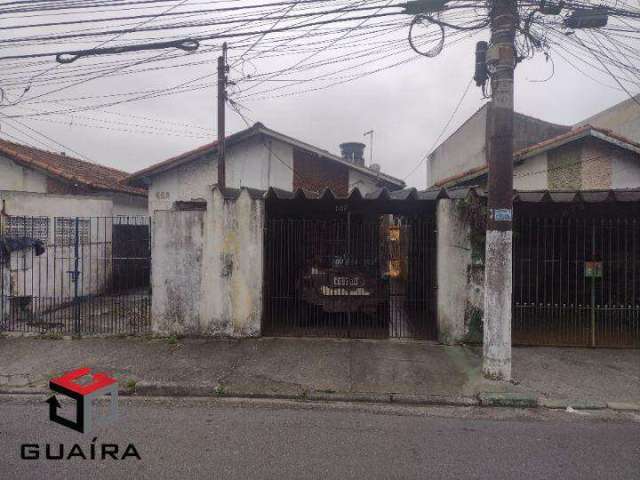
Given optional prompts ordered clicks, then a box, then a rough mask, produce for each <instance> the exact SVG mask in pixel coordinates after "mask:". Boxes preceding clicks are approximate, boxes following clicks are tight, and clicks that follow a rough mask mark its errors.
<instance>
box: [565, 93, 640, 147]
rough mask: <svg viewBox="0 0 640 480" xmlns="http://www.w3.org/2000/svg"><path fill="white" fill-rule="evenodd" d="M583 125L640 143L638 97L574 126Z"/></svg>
mask: <svg viewBox="0 0 640 480" xmlns="http://www.w3.org/2000/svg"><path fill="white" fill-rule="evenodd" d="M584 125H592V126H594V127H596V128H603V129H606V130H611V131H612V132H613V133H615V134H617V135H621V136H623V137H625V138H628V139H629V140H631V141H632V142H636V143H640V95H636V96H635V97H634V98H629V99H627V100H625V101H623V102H620V103H618V104H616V105H614V106H613V107H611V108H607V109H606V110H603V111H602V112H600V113H597V114H595V115H594V116H592V117H589V118H587V119H586V120H583V121H582V122H579V123H577V124H576V125H575V126H576V127H582V126H584Z"/></svg>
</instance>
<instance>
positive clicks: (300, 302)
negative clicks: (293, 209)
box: [263, 214, 437, 339]
mask: <svg viewBox="0 0 640 480" xmlns="http://www.w3.org/2000/svg"><path fill="white" fill-rule="evenodd" d="M265 242H266V244H265V290H264V293H265V312H264V325H263V327H264V332H265V334H267V335H288V336H303V335H304V336H334V337H350V338H386V337H413V338H427V339H435V338H436V336H437V331H436V312H435V222H434V218H433V216H428V217H417V216H415V217H406V216H402V217H400V216H393V215H378V216H375V215H374V216H371V215H355V214H345V215H342V216H333V217H329V218H275V219H269V220H267V225H266V235H265Z"/></svg>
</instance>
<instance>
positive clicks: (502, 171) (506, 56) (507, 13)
mask: <svg viewBox="0 0 640 480" xmlns="http://www.w3.org/2000/svg"><path fill="white" fill-rule="evenodd" d="M489 9H490V11H489V15H490V18H491V42H490V45H489V49H488V51H487V60H486V61H487V71H488V72H489V74H490V76H491V92H492V98H491V102H490V104H489V115H488V116H487V118H488V121H487V163H488V166H489V199H488V208H489V218H488V221H487V236H486V256H485V283H484V288H485V290H484V292H485V296H484V345H483V363H482V372H483V374H484V376H485V377H487V378H492V379H496V380H510V379H511V290H512V276H511V271H512V255H513V252H512V235H513V231H512V229H513V74H514V69H515V64H516V51H515V46H514V39H515V33H516V22H517V18H518V17H517V1H516V0H489Z"/></svg>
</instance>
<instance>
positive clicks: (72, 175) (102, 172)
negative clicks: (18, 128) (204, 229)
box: [0, 140, 147, 196]
mask: <svg viewBox="0 0 640 480" xmlns="http://www.w3.org/2000/svg"><path fill="white" fill-rule="evenodd" d="M0 155H3V156H5V157H7V158H10V159H11V160H13V161H14V162H16V163H18V164H20V165H23V166H25V167H28V168H33V169H35V170H40V171H42V172H44V173H45V174H48V175H50V176H53V177H56V178H59V179H62V180H64V181H67V182H73V183H77V184H81V185H84V186H87V187H90V188H92V189H95V190H102V191H109V192H120V193H130V194H133V195H142V196H146V195H147V192H146V190H145V189H143V188H137V187H132V186H130V185H126V184H125V183H124V180H125V179H126V178H127V177H128V176H129V174H128V173H127V172H123V171H122V170H116V169H115V168H110V167H105V166H104V165H98V164H96V163H89V162H85V161H83V160H78V159H77V158H73V157H70V156H68V155H64V154H60V153H53V152H48V151H46V150H40V149H38V148H33V147H28V146H26V145H21V144H19V143H13V142H9V141H7V140H0Z"/></svg>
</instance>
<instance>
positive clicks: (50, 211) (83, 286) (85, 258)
mask: <svg viewBox="0 0 640 480" xmlns="http://www.w3.org/2000/svg"><path fill="white" fill-rule="evenodd" d="M0 203H2V205H3V206H4V212H5V214H6V215H8V216H26V217H48V239H47V241H46V250H45V253H44V254H43V255H41V256H35V255H34V254H33V252H32V251H31V250H28V251H21V252H14V253H13V254H12V255H11V259H10V263H9V270H10V272H11V282H10V283H9V284H7V285H8V290H9V291H10V294H11V295H15V296H34V297H40V298H43V299H48V300H46V301H48V302H50V303H55V302H60V301H64V299H66V298H69V297H71V296H73V291H74V284H73V282H72V281H71V277H70V276H69V274H68V273H67V272H69V271H72V270H73V269H74V258H75V255H74V251H73V250H74V249H73V247H72V246H60V245H55V246H54V243H55V217H67V218H68V217H111V216H112V215H113V202H112V201H111V199H110V198H108V197H103V198H98V197H85V196H81V195H79V196H72V195H53V194H43V193H29V192H14V191H9V192H7V191H0ZM88 229H89V233H90V240H91V243H90V244H85V243H82V244H81V245H80V248H81V249H82V253H81V261H80V263H79V271H80V277H79V285H80V286H79V289H80V294H81V295H87V294H93V293H99V292H101V291H103V290H104V287H105V285H107V284H108V282H109V279H110V275H111V271H110V269H111V264H110V262H109V263H108V264H107V265H105V264H104V259H105V258H108V257H109V256H110V255H111V222H110V221H105V220H104V219H102V220H98V219H97V218H91V220H90V226H89V227H88ZM54 276H55V277H54ZM6 291H7V287H5V292H6Z"/></svg>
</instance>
